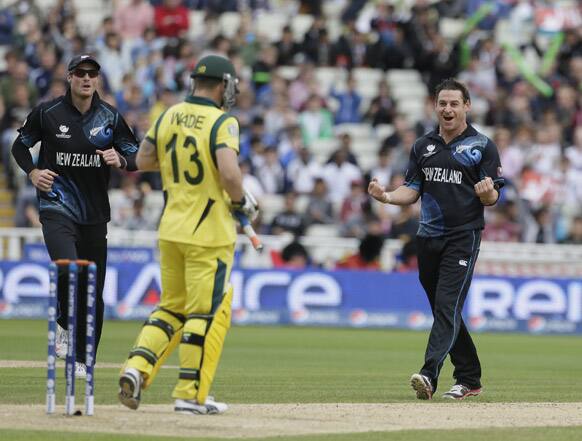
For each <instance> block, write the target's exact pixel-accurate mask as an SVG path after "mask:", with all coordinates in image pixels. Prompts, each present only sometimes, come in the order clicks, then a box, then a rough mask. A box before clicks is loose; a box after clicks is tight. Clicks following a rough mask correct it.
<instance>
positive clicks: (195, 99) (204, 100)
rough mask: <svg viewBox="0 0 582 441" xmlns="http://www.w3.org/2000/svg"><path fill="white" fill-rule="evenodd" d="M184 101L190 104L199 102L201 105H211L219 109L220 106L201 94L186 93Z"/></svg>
mask: <svg viewBox="0 0 582 441" xmlns="http://www.w3.org/2000/svg"><path fill="white" fill-rule="evenodd" d="M185 101H186V102H187V103H190V104H200V105H201V106H213V107H216V108H217V109H220V106H219V105H218V104H216V102H215V101H213V100H211V99H210V98H204V97H202V96H195V95H188V96H187V97H186V100H185Z"/></svg>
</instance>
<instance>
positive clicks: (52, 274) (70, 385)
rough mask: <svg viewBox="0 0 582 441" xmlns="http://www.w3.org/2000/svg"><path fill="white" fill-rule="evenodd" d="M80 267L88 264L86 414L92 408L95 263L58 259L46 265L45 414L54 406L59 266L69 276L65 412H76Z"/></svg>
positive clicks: (52, 409) (88, 413)
mask: <svg viewBox="0 0 582 441" xmlns="http://www.w3.org/2000/svg"><path fill="white" fill-rule="evenodd" d="M80 266H86V267H87V332H86V337H85V338H86V340H85V343H86V346H85V350H86V355H85V357H86V359H85V363H86V366H87V378H86V380H85V414H86V415H93V410H94V402H95V399H94V389H95V387H94V375H93V371H94V364H95V316H96V308H97V301H96V297H95V295H96V294H95V293H96V280H97V266H96V265H95V263H94V262H90V261H88V260H68V259H61V260H56V261H54V262H51V263H50V265H49V305H48V359H47V382H46V413H47V414H52V413H54V412H55V407H56V391H55V386H56V333H57V332H56V331H57V291H58V269H59V267H67V268H68V272H69V274H68V275H69V277H68V300H69V301H68V304H69V307H68V311H67V335H68V346H67V357H66V362H65V381H66V397H65V414H66V415H73V414H74V412H75V359H76V355H77V350H76V346H75V343H76V338H77V335H76V327H77V326H76V325H77V285H78V279H77V277H78V274H77V271H78V269H79V267H80Z"/></svg>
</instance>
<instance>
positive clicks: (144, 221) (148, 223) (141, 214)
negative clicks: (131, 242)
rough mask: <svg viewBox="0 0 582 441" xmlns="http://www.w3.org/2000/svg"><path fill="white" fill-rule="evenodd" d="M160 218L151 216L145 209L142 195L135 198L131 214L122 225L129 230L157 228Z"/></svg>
mask: <svg viewBox="0 0 582 441" xmlns="http://www.w3.org/2000/svg"><path fill="white" fill-rule="evenodd" d="M157 224H158V219H157V218H154V217H152V216H150V215H149V214H148V213H145V211H144V197H143V195H140V196H139V197H137V198H136V199H134V200H133V207H132V213H131V215H130V216H129V217H128V218H127V219H126V221H125V222H124V223H123V225H122V227H123V228H125V229H127V230H139V231H143V230H155V229H156V228H157V226H158V225H157Z"/></svg>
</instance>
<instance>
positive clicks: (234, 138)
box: [214, 115, 240, 154]
mask: <svg viewBox="0 0 582 441" xmlns="http://www.w3.org/2000/svg"><path fill="white" fill-rule="evenodd" d="M216 124H217V131H216V144H215V146H214V147H215V149H216V150H218V149H220V148H224V147H228V148H231V149H233V150H234V151H235V152H237V154H238V153H239V150H240V148H239V125H238V121H237V120H236V118H235V117H233V116H230V115H227V116H226V118H224V120H223V121H218V120H217V121H216Z"/></svg>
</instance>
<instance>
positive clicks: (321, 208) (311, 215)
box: [305, 178, 335, 226]
mask: <svg viewBox="0 0 582 441" xmlns="http://www.w3.org/2000/svg"><path fill="white" fill-rule="evenodd" d="M305 216H306V219H305V222H306V224H307V225H308V226H309V225H313V224H332V223H334V221H335V219H334V216H333V205H332V203H331V201H330V200H329V196H328V190H327V184H326V183H325V181H324V180H323V179H322V178H316V179H315V184H314V185H313V191H312V192H311V195H310V197H309V203H308V204H307V209H306V210H305Z"/></svg>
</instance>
